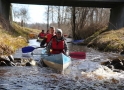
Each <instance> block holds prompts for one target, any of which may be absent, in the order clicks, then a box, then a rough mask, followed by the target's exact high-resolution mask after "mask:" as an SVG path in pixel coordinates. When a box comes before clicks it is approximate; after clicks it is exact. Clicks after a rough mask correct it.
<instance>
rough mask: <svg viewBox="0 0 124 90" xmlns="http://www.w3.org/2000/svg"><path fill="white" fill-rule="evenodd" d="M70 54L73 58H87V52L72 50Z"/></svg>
mask: <svg viewBox="0 0 124 90" xmlns="http://www.w3.org/2000/svg"><path fill="white" fill-rule="evenodd" d="M69 55H70V57H71V58H76V59H85V58H86V53H85V52H70V54H69Z"/></svg>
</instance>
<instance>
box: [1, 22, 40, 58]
mask: <svg viewBox="0 0 124 90" xmlns="http://www.w3.org/2000/svg"><path fill="white" fill-rule="evenodd" d="M6 24H7V23H6ZM5 27H8V28H7V29H6V28H5ZM39 32H40V30H35V29H30V28H26V27H21V26H19V25H18V24H16V23H14V22H13V23H12V25H11V26H10V25H9V24H8V25H6V26H5V25H4V24H0V56H1V55H11V54H13V53H15V51H16V50H17V49H19V48H22V47H24V46H27V45H28V44H27V41H28V38H29V37H28V35H29V34H30V33H34V34H36V35H37V34H38V33H39Z"/></svg>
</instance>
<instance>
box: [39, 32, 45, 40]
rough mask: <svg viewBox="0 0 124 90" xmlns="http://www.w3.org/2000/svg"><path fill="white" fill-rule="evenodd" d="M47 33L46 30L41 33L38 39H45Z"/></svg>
mask: <svg viewBox="0 0 124 90" xmlns="http://www.w3.org/2000/svg"><path fill="white" fill-rule="evenodd" d="M45 35H46V34H45V33H44V30H42V31H41V32H40V33H39V35H38V37H39V38H41V39H43V38H44V37H45Z"/></svg>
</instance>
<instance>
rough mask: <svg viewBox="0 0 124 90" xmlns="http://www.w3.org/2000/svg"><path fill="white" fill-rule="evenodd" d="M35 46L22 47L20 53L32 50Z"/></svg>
mask: <svg viewBox="0 0 124 90" xmlns="http://www.w3.org/2000/svg"><path fill="white" fill-rule="evenodd" d="M34 49H35V48H34V47H32V46H27V47H23V48H22V53H28V52H32V51H33V50H34Z"/></svg>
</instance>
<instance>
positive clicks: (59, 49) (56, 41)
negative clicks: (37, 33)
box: [46, 29, 69, 56]
mask: <svg viewBox="0 0 124 90" xmlns="http://www.w3.org/2000/svg"><path fill="white" fill-rule="evenodd" d="M46 49H47V53H48V55H51V54H59V53H63V54H65V55H67V56H68V55H69V48H68V45H67V43H66V42H65V38H64V37H63V33H62V30H61V29H57V30H56V35H55V36H53V37H52V38H51V40H50V42H49V44H48V46H47V47H46Z"/></svg>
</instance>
